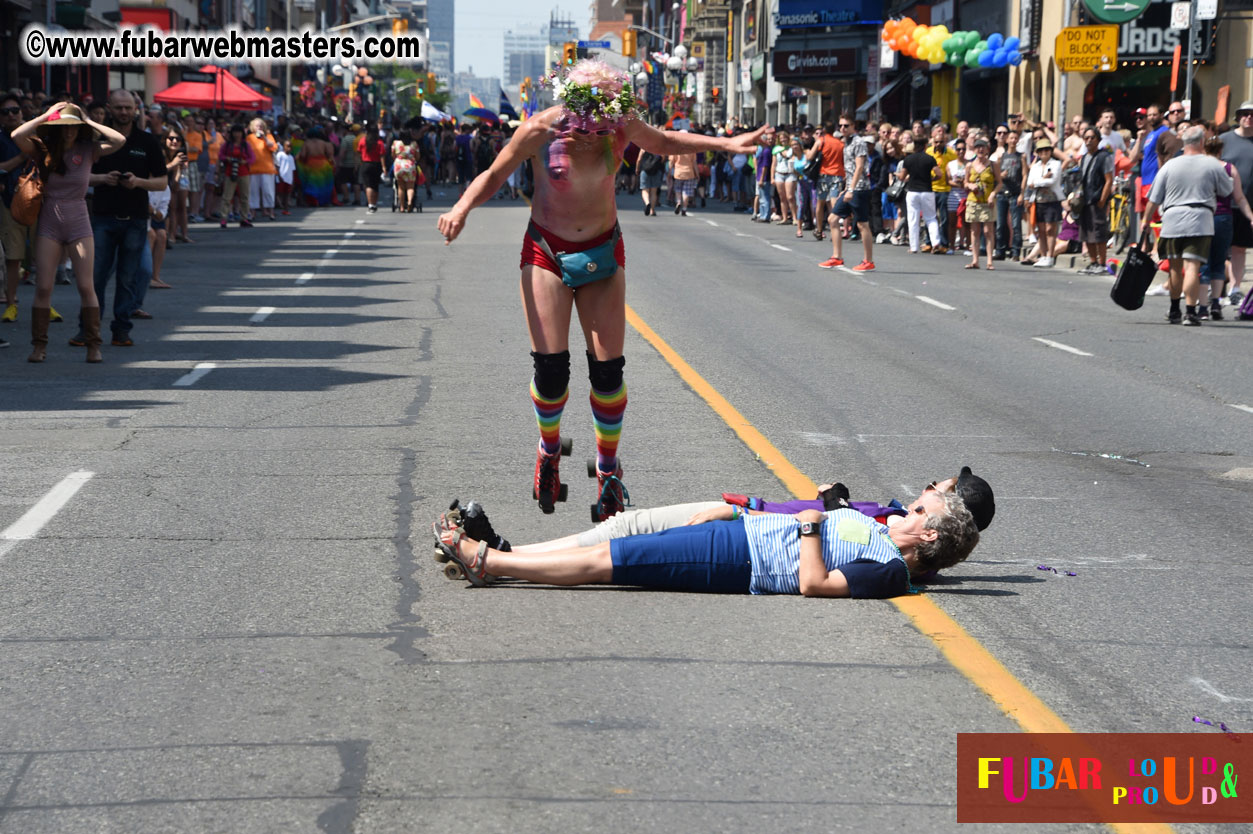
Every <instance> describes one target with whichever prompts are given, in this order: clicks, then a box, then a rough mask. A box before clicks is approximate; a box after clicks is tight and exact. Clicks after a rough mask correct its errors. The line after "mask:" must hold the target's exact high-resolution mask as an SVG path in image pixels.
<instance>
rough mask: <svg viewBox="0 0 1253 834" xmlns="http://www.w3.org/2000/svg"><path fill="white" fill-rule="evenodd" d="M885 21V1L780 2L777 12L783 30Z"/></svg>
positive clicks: (775, 23) (776, 16) (784, 0)
mask: <svg viewBox="0 0 1253 834" xmlns="http://www.w3.org/2000/svg"><path fill="white" fill-rule="evenodd" d="M882 22H883V0H779V10H778V11H777V12H775V13H774V25H775V26H777V27H779V28H780V29H805V28H810V27H818V26H849V25H852V24H858V23H882Z"/></svg>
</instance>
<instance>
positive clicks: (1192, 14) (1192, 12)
mask: <svg viewBox="0 0 1253 834" xmlns="http://www.w3.org/2000/svg"><path fill="white" fill-rule="evenodd" d="M1195 25H1196V0H1192V2H1191V3H1189V4H1188V28H1187V29H1185V30H1184V31H1185V32H1187V33H1188V71H1187V73H1185V74H1184V78H1185V79H1187V80H1186V81H1184V87H1183V97H1182V98H1181V99H1180V101H1182V100H1184V99H1187V101H1188V112H1187V113H1185V114H1184V118H1185V119H1191V118H1192V45H1193V43H1195V40H1196V38H1195V33H1194V32H1193V31H1192V27H1193V26H1195Z"/></svg>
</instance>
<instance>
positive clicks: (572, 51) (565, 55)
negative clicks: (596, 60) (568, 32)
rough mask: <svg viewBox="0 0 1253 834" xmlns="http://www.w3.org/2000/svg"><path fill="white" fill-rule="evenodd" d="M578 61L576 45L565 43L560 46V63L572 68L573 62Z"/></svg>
mask: <svg viewBox="0 0 1253 834" xmlns="http://www.w3.org/2000/svg"><path fill="white" fill-rule="evenodd" d="M578 59H579V47H578V45H577V44H573V43H570V42H569V41H566V42H565V43H564V44H562V45H561V63H562V64H564V65H565V66H567V67H572V66H574V62H575V61H577V60H578Z"/></svg>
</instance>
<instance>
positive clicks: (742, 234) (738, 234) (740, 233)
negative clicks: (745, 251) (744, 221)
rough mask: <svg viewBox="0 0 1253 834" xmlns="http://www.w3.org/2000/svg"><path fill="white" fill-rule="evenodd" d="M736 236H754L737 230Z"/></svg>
mask: <svg viewBox="0 0 1253 834" xmlns="http://www.w3.org/2000/svg"><path fill="white" fill-rule="evenodd" d="M735 236H736V237H753V235H746V234H744V233H743V232H736V233H735Z"/></svg>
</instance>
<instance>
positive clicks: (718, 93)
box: [709, 87, 722, 104]
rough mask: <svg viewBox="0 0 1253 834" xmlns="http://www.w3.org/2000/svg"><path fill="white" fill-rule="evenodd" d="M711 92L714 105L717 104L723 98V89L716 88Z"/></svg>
mask: <svg viewBox="0 0 1253 834" xmlns="http://www.w3.org/2000/svg"><path fill="white" fill-rule="evenodd" d="M709 92H710V93H711V94H712V95H713V100H714V104H717V103H718V100H719V99H721V98H722V88H721V87H714V88H713V89H711V90H710V91H709Z"/></svg>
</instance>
